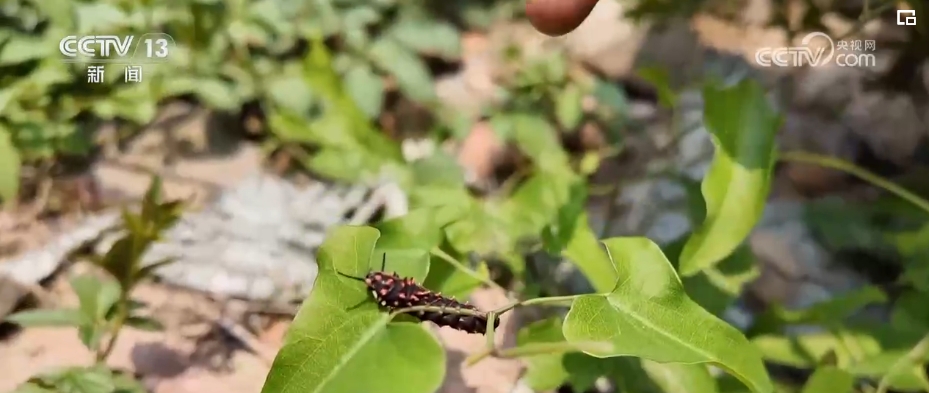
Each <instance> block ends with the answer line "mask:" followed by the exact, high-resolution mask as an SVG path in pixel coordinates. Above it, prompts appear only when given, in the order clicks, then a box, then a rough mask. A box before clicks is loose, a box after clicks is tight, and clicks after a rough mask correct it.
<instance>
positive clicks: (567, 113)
mask: <svg viewBox="0 0 929 393" xmlns="http://www.w3.org/2000/svg"><path fill="white" fill-rule="evenodd" d="M583 98H584V93H583V92H582V91H581V88H580V87H578V86H577V85H574V84H571V85H568V86H566V87H565V88H564V90H563V91H561V92H559V93H558V95H557V97H556V98H555V118H556V119H558V124H559V125H561V127H563V128H564V129H566V130H574V129H575V128H577V126H578V125H579V124H580V122H581V119H582V118H583V117H584V109H583V107H582V106H581V100H583Z"/></svg>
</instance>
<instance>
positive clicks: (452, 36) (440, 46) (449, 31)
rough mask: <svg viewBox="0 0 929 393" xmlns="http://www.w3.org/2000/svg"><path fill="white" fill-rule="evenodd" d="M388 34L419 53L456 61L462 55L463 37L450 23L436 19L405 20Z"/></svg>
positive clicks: (402, 19)
mask: <svg viewBox="0 0 929 393" xmlns="http://www.w3.org/2000/svg"><path fill="white" fill-rule="evenodd" d="M388 34H389V35H390V36H391V37H393V38H394V39H395V40H397V41H398V42H400V43H401V44H403V45H404V46H406V47H407V48H410V49H412V50H414V51H416V52H418V53H421V54H425V55H433V56H439V57H444V58H446V59H456V58H458V57H459V56H460V55H461V37H460V36H459V35H458V29H456V28H455V26H452V25H451V24H450V23H448V22H445V21H443V20H440V19H434V18H421V17H420V18H404V17H401V18H400V20H398V21H397V22H396V23H394V24H393V26H392V27H391V29H390V31H389V32H388Z"/></svg>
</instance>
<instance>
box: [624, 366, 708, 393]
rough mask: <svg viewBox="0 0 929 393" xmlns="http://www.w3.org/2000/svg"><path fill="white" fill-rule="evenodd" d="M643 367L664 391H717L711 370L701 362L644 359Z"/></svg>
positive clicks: (674, 392)
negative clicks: (661, 361)
mask: <svg viewBox="0 0 929 393" xmlns="http://www.w3.org/2000/svg"><path fill="white" fill-rule="evenodd" d="M642 368H643V369H644V370H645V372H646V373H647V374H648V376H649V377H651V379H652V381H654V382H655V384H657V385H658V386H660V387H661V390H662V391H663V392H664V393H690V392H701V393H717V392H719V388H718V387H717V386H716V380H715V379H714V378H713V375H712V374H710V370H708V369H707V368H706V366H704V365H701V364H680V363H655V362H652V361H648V360H642Z"/></svg>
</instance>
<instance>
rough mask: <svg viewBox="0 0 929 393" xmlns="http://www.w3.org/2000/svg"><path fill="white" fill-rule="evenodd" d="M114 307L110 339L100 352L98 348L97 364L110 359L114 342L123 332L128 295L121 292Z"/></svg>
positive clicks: (127, 312)
mask: <svg viewBox="0 0 929 393" xmlns="http://www.w3.org/2000/svg"><path fill="white" fill-rule="evenodd" d="M116 307H117V310H116V318H115V319H114V320H113V324H112V325H110V332H109V333H110V339H109V341H107V343H106V346H104V347H103V350H102V351H101V350H100V349H99V348H98V349H97V355H96V360H97V363H102V362H105V361H106V359H107V358H109V357H110V354H111V353H112V352H113V349H114V348H116V340H118V339H119V333H120V332H121V331H122V330H123V324H125V323H126V318H128V317H129V297H128V293H126V292H123V294H122V295H121V296H120V298H119V303H117V305H116Z"/></svg>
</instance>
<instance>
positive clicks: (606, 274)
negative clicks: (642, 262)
mask: <svg viewBox="0 0 929 393" xmlns="http://www.w3.org/2000/svg"><path fill="white" fill-rule="evenodd" d="M569 239H570V240H569V241H568V244H567V246H565V249H564V251H563V252H562V254H563V255H564V256H565V258H568V259H569V260H571V261H572V262H574V264H576V265H577V267H578V268H579V269H580V270H581V272H582V273H584V276H585V277H587V280H589V281H590V284H591V285H593V287H594V290H595V291H597V293H608V292H610V291H612V290H613V288H615V287H616V283H617V281H618V280H619V276H618V275H617V272H616V265H614V264H613V262H612V261H611V260H610V257H609V256H608V255H607V254H606V253H605V252H603V249H601V247H600V243H599V242H598V241H597V236H596V235H595V234H594V232H593V230H592V229H591V228H590V224H589V223H588V219H587V213H581V214H580V215H578V216H577V223H576V224H575V225H574V234H573V235H572V236H571V237H570V238H569Z"/></svg>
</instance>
